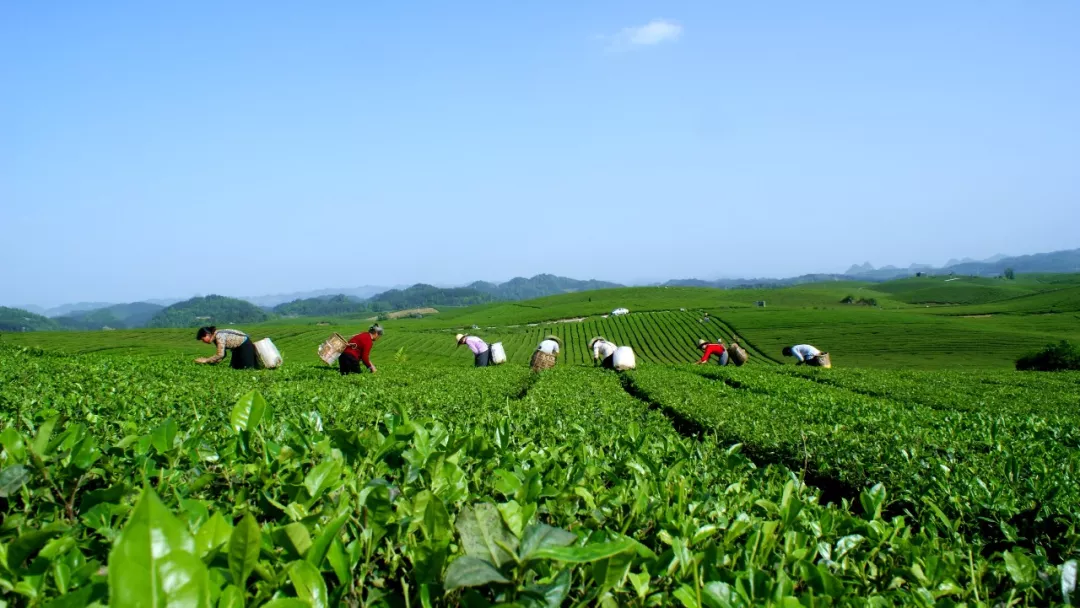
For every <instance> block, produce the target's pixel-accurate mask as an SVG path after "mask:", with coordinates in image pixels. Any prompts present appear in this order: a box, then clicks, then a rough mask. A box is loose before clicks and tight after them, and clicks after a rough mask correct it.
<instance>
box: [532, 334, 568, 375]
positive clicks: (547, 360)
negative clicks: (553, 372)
mask: <svg viewBox="0 0 1080 608" xmlns="http://www.w3.org/2000/svg"><path fill="white" fill-rule="evenodd" d="M561 343H562V341H561V340H559V339H558V338H557V337H555V336H547V337H545V338H544V340H543V341H542V342H540V345H539V346H537V347H536V352H534V353H533V356H532V361H530V362H529V367H531V368H532V371H534V372H540V371H543V370H545V369H551V368H553V367H555V358H556V357H558V356H559V344H561Z"/></svg>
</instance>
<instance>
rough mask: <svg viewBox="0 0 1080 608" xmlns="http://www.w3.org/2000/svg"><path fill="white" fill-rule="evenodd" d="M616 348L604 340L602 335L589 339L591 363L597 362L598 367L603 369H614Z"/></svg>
mask: <svg viewBox="0 0 1080 608" xmlns="http://www.w3.org/2000/svg"><path fill="white" fill-rule="evenodd" d="M617 348H618V347H616V346H615V345H614V344H612V343H611V342H608V341H607V340H605V339H604V338H603V336H597V337H595V338H593V339H592V340H589V349H590V350H592V358H593V364H594V365H595V364H596V363H598V362H599V363H600V367H602V368H604V369H615V351H616V350H617Z"/></svg>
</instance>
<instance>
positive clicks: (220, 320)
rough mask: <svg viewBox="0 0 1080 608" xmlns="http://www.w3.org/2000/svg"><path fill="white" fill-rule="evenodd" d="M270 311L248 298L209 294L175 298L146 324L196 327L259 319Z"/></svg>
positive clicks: (237, 323)
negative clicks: (180, 299)
mask: <svg viewBox="0 0 1080 608" xmlns="http://www.w3.org/2000/svg"><path fill="white" fill-rule="evenodd" d="M271 316H272V315H271V314H269V313H267V312H266V311H265V310H263V309H261V308H259V307H258V306H255V305H254V304H252V303H251V302H245V301H244V300H237V299H235V298H226V297H225V296H216V295H209V296H206V297H201V298H191V299H190V300H184V301H183V302H177V303H176V304H173V305H172V306H169V307H167V308H165V309H164V310H162V311H160V312H158V313H157V314H156V315H154V318H152V319H150V323H148V324H147V325H148V327H199V326H202V325H217V326H218V327H225V326H227V325H240V324H245V323H261V322H263V321H266V320H268V319H270V318H271Z"/></svg>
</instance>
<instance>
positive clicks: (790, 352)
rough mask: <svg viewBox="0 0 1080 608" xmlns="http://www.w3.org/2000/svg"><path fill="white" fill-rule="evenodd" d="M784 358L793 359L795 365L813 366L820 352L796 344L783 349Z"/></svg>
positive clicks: (804, 345) (806, 345) (807, 346)
mask: <svg viewBox="0 0 1080 608" xmlns="http://www.w3.org/2000/svg"><path fill="white" fill-rule="evenodd" d="M783 353H784V356H785V357H795V359H796V361H795V365H814V364H815V362H816V361H817V357H818V356H819V355H820V354H821V351H820V350H818V349H816V348H814V347H813V346H810V345H809V344H796V345H795V346H785V347H784V351H783Z"/></svg>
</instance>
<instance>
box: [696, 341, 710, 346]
mask: <svg viewBox="0 0 1080 608" xmlns="http://www.w3.org/2000/svg"><path fill="white" fill-rule="evenodd" d="M706 344H708V342H706V341H705V340H698V341H697V345H698V348H702V347H704V346H705V345H706Z"/></svg>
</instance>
